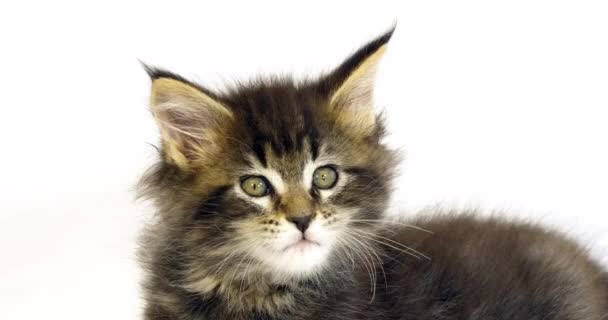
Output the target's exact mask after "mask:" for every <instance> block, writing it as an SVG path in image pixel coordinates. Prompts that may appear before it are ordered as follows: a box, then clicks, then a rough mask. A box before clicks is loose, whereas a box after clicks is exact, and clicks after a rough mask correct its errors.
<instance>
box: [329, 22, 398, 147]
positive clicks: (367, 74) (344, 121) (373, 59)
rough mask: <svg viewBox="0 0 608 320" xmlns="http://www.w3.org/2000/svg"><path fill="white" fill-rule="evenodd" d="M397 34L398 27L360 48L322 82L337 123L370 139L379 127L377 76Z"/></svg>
mask: <svg viewBox="0 0 608 320" xmlns="http://www.w3.org/2000/svg"><path fill="white" fill-rule="evenodd" d="M394 31H395V27H393V28H392V29H391V30H389V31H388V32H386V33H384V34H382V35H381V36H379V37H377V38H376V39H374V40H372V41H370V42H369V43H367V44H366V45H364V46H363V47H361V48H360V49H359V50H357V51H356V52H355V53H354V54H352V55H351V56H350V57H349V58H348V59H346V60H345V61H344V62H343V63H342V64H341V65H340V66H339V67H338V68H336V69H335V70H334V71H333V72H331V73H330V74H329V75H328V76H327V77H325V78H324V79H322V80H321V87H322V90H323V91H324V94H326V95H328V97H329V101H330V102H329V107H330V108H331V110H330V111H331V113H333V116H334V117H335V119H336V122H337V124H338V125H341V126H343V127H345V128H347V129H348V130H351V132H352V133H353V134H355V135H359V136H368V135H369V134H371V133H372V132H373V131H374V129H375V128H376V113H375V111H374V102H373V91H374V90H373V89H374V77H375V74H376V70H377V69H378V64H379V62H380V60H381V58H382V56H383V55H384V52H385V51H386V46H387V43H388V41H389V40H390V38H391V36H392V35H393V32H394Z"/></svg>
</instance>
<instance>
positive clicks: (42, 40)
mask: <svg viewBox="0 0 608 320" xmlns="http://www.w3.org/2000/svg"><path fill="white" fill-rule="evenodd" d="M218 3H220V1H209V2H203V1H196V2H191V3H182V2H178V1H173V2H170V3H169V2H166V3H165V4H158V3H154V2H152V1H141V2H139V3H135V2H127V1H120V2H119V1H116V2H110V1H99V2H98V3H85V2H84V1H78V2H77V1H74V2H73V3H67V2H65V1H38V2H30V1H19V2H17V1H13V3H7V2H3V3H2V4H0V108H1V112H2V113H1V117H0V139H1V144H0V148H1V156H0V161H1V163H0V197H1V200H0V318H1V319H41V318H43V319H136V318H138V317H139V313H140V308H141V302H140V300H139V296H138V295H139V291H138V281H139V279H140V272H139V270H138V268H137V265H136V262H135V257H134V250H135V247H136V245H135V239H136V236H137V234H138V230H139V229H140V228H141V226H142V224H143V222H144V220H145V219H146V218H147V217H149V214H150V209H149V208H147V207H146V206H145V205H144V204H141V203H137V202H135V201H134V193H133V190H132V189H133V188H132V187H133V185H134V184H135V182H136V181H137V178H138V176H139V175H140V174H141V173H142V171H143V170H144V169H145V167H146V166H147V165H148V164H149V163H150V162H151V161H152V159H153V158H154V157H153V155H154V149H153V148H152V147H151V146H150V145H148V144H147V143H156V141H157V132H156V128H155V126H154V123H153V121H152V118H151V116H150V114H149V112H148V111H147V105H146V104H147V98H148V90H149V80H148V79H147V76H146V74H145V73H144V72H143V70H142V69H141V67H140V65H139V63H138V61H137V59H141V60H143V61H146V62H148V63H152V64H155V65H158V66H163V67H166V68H168V69H171V70H173V71H176V72H179V73H182V74H184V75H185V76H188V77H192V78H194V79H197V80H200V81H201V82H202V83H204V84H206V85H208V86H210V87H217V86H218V85H220V84H221V83H223V82H224V81H230V80H233V79H245V78H247V77H249V76H251V75H254V74H257V73H277V72H281V73H283V72H294V73H296V74H297V75H314V74H317V73H318V72H321V71H326V70H328V69H330V68H331V67H333V66H335V65H336V64H337V63H339V62H340V61H341V59H343V58H345V57H346V56H347V54H349V53H350V52H352V51H353V50H354V49H356V48H357V46H359V45H361V44H363V43H364V42H365V41H367V40H369V39H371V38H372V37H374V36H376V35H378V34H379V33H381V32H383V31H384V30H386V29H387V28H388V27H389V26H390V25H391V24H392V23H393V21H395V20H397V21H398V28H397V31H396V33H395V35H394V38H393V39H392V41H391V43H390V47H389V50H388V52H387V55H386V57H385V60H384V61H383V63H382V67H381V68H382V69H381V72H380V73H379V77H378V82H377V84H378V90H377V101H378V105H379V106H380V107H384V108H385V109H386V111H387V114H388V118H389V120H390V125H391V126H390V127H391V130H392V133H393V134H392V135H391V137H390V143H391V144H392V145H393V146H396V147H401V148H403V150H404V153H405V155H406V159H405V164H404V166H403V173H404V175H403V178H402V179H400V181H399V183H398V187H399V190H398V191H397V196H396V197H395V199H396V201H395V204H396V206H395V208H398V209H394V210H393V212H397V211H402V212H406V213H407V212H412V211H414V210H415V209H417V208H421V207H424V206H429V205H435V204H438V203H439V204H440V205H441V206H444V207H449V206H457V207H480V208H483V209H484V210H487V211H490V210H493V209H505V210H509V211H510V212H511V213H510V214H511V215H518V216H524V217H531V218H533V219H534V220H540V221H543V222H544V223H547V224H550V225H555V226H558V227H559V228H560V229H562V230H564V231H566V232H568V233H570V234H573V235H576V236H577V237H579V239H581V241H583V242H584V243H585V244H586V245H589V246H590V247H591V248H592V250H593V254H594V256H595V257H596V258H598V259H603V261H604V263H606V265H608V201H607V200H608V199H607V194H608V191H607V189H608V125H607V120H608V117H607V111H606V110H607V108H608V91H607V88H608V19H607V17H608V4H607V3H606V2H605V1H580V0H578V1H556V0H551V1H549V0H547V1H533V0H525V1H502V2H500V4H499V3H498V2H496V1H416V2H405V1H400V2H399V3H400V4H397V2H395V3H381V2H378V1H368V2H361V3H358V2H352V1H349V2H344V3H338V2H329V1H323V2H314V1H302V2H301V3H300V4H296V3H288V2H287V1H285V2H281V3H255V4H253V3H252V2H251V1H250V2H246V3H231V2H223V1H222V2H221V3H222V4H221V5H218Z"/></svg>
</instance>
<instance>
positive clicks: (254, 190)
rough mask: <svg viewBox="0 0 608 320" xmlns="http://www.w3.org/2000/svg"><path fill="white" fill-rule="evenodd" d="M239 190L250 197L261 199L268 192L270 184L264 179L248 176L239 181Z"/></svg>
mask: <svg viewBox="0 0 608 320" xmlns="http://www.w3.org/2000/svg"><path fill="white" fill-rule="evenodd" d="M241 188H242V189H243V191H245V193H246V194H248V195H250V196H252V197H263V196H265V195H267V194H268V193H269V192H270V184H269V183H268V182H267V181H266V179H265V178H264V177H258V176H250V177H245V178H244V179H243V180H241Z"/></svg>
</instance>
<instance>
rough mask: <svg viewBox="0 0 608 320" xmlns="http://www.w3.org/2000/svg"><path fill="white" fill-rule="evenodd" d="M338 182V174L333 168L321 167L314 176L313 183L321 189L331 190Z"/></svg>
mask: <svg viewBox="0 0 608 320" xmlns="http://www.w3.org/2000/svg"><path fill="white" fill-rule="evenodd" d="M337 181H338V172H336V169H334V168H332V167H319V168H317V169H316V170H315V173H314V174H313V175H312V183H313V184H314V185H315V187H317V188H319V189H330V188H333V186H335V185H336V182H337Z"/></svg>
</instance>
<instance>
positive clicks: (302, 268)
mask: <svg viewBox="0 0 608 320" xmlns="http://www.w3.org/2000/svg"><path fill="white" fill-rule="evenodd" d="M329 253H330V247H329V246H328V245H323V244H320V243H318V242H315V241H311V240H299V241H296V242H294V243H292V244H289V245H287V246H285V247H284V248H282V249H281V250H269V251H266V252H260V253H259V254H258V256H259V257H260V258H261V260H262V261H263V262H264V263H265V264H266V265H268V267H269V271H270V272H272V273H276V275H280V276H282V277H291V278H306V277H308V276H312V275H314V274H315V273H316V272H318V271H319V270H320V269H321V267H322V266H323V264H325V263H326V261H327V259H328V256H329Z"/></svg>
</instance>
